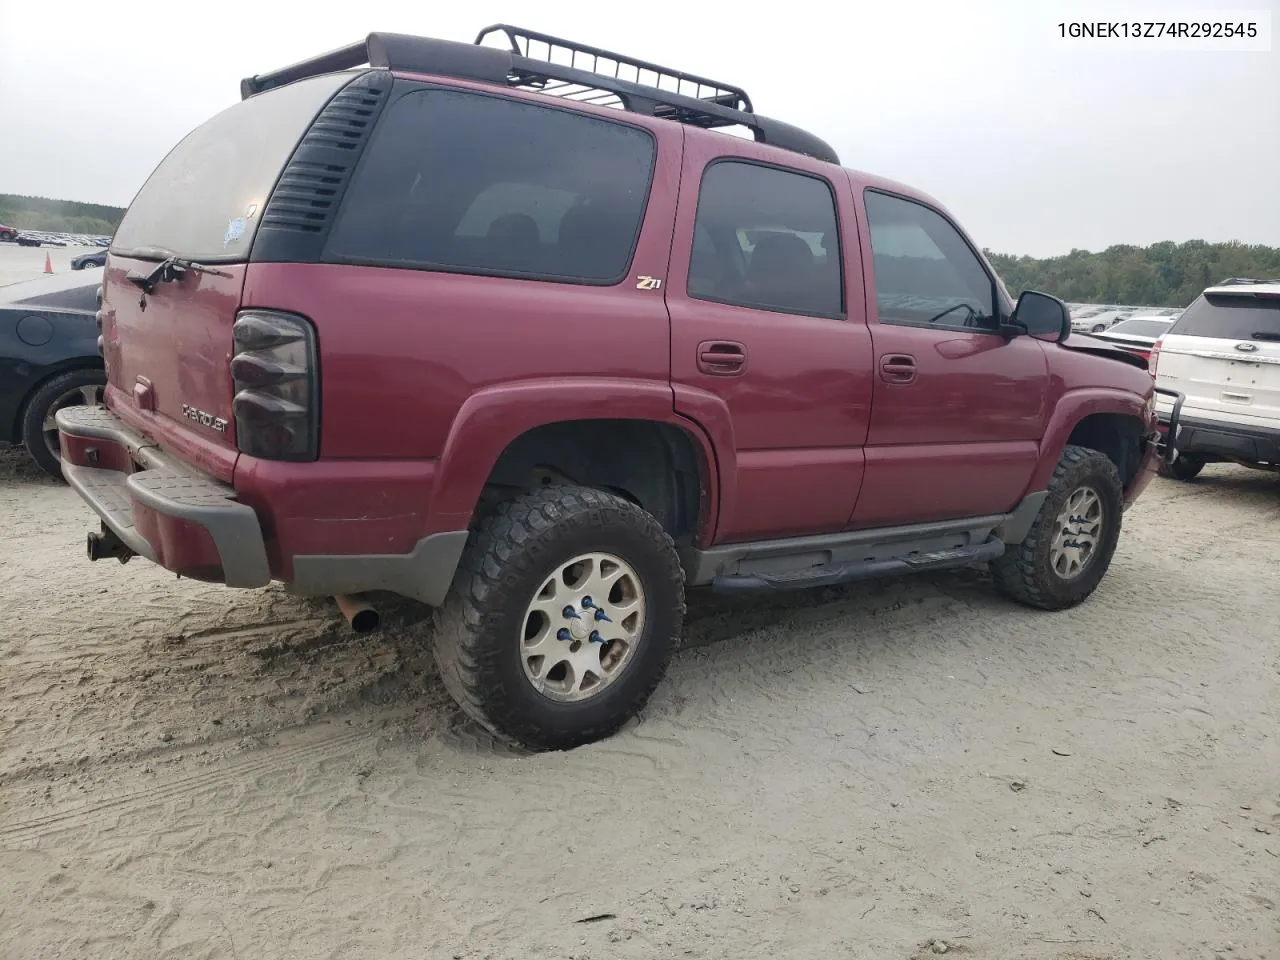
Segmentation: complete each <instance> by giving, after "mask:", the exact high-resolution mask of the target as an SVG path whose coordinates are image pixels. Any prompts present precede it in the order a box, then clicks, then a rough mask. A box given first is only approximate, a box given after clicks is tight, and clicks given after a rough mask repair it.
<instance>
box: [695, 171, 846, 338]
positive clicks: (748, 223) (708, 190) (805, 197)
mask: <svg viewBox="0 0 1280 960" xmlns="http://www.w3.org/2000/svg"><path fill="white" fill-rule="evenodd" d="M688 283H689V286H688V290H689V296H690V297H693V298H694V299H696V300H714V301H717V302H720V303H732V304H736V305H739V306H743V307H754V308H756V309H760V310H774V311H777V312H779V313H796V314H803V315H806V316H817V317H832V318H838V317H841V316H843V313H844V292H843V280H842V271H841V268H840V237H839V233H838V231H837V228H836V206H835V198H834V196H833V195H832V193H831V187H830V186H829V185H828V184H827V182H826V181H825V180H820V179H818V178H817V177H812V176H809V175H808V174H802V173H795V172H792V171H789V170H779V169H777V168H774V167H765V166H761V165H759V164H754V163H744V162H741V161H730V160H721V161H718V162H715V163H712V164H711V165H710V166H709V167H707V169H706V172H705V173H704V174H703V175H702V185H701V187H700V189H699V192H698V214H697V220H696V223H695V225H694V232H693V255H692V257H691V258H690V262H689V281H688Z"/></svg>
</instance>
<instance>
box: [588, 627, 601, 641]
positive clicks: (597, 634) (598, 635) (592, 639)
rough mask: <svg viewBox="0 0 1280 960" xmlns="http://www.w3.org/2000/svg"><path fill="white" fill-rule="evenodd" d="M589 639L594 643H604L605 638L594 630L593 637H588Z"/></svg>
mask: <svg viewBox="0 0 1280 960" xmlns="http://www.w3.org/2000/svg"><path fill="white" fill-rule="evenodd" d="M587 639H589V640H590V641H591V642H592V643H604V637H602V636H600V631H599V630H592V631H591V636H590V637H588V638H587Z"/></svg>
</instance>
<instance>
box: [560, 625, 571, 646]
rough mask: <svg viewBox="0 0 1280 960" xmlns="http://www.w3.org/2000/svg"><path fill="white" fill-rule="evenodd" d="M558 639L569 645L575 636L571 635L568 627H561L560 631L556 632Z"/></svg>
mask: <svg viewBox="0 0 1280 960" xmlns="http://www.w3.org/2000/svg"><path fill="white" fill-rule="evenodd" d="M556 639H557V640H563V641H565V642H566V643H567V642H568V641H570V640H572V639H573V634H571V633H570V632H569V630H568V629H567V628H566V627H561V628H560V629H559V630H557V631H556Z"/></svg>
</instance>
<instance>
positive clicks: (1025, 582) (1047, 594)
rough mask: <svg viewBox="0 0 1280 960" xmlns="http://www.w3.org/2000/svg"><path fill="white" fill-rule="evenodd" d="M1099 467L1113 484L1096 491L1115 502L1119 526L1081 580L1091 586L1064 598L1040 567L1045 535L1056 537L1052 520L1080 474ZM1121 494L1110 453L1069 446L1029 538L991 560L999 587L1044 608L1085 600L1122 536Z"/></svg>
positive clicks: (1115, 521)
mask: <svg viewBox="0 0 1280 960" xmlns="http://www.w3.org/2000/svg"><path fill="white" fill-rule="evenodd" d="M1095 471H1096V472H1097V473H1098V474H1100V475H1101V476H1100V478H1099V479H1101V480H1102V481H1103V485H1105V486H1109V487H1110V488H1111V489H1110V490H1105V489H1102V490H1099V491H1098V493H1099V494H1100V495H1101V496H1102V497H1104V498H1106V499H1109V500H1110V501H1111V502H1110V504H1109V505H1108V507H1109V513H1110V521H1111V523H1112V525H1113V527H1114V528H1115V529H1114V533H1112V534H1111V537H1110V543H1109V544H1108V545H1107V546H1105V547H1104V551H1103V554H1102V555H1100V556H1098V557H1096V558H1095V559H1094V561H1093V563H1094V570H1092V571H1090V572H1089V573H1088V575H1087V576H1086V578H1085V580H1084V581H1082V582H1083V583H1086V584H1088V586H1087V588H1086V589H1083V590H1077V591H1074V592H1073V594H1072V595H1071V596H1070V597H1067V598H1064V597H1062V596H1057V595H1055V594H1054V592H1053V590H1052V589H1051V588H1050V581H1049V579H1048V578H1049V576H1050V574H1049V573H1048V571H1047V570H1045V569H1042V567H1041V560H1042V558H1041V555H1040V553H1041V551H1040V548H1041V545H1042V544H1043V542H1044V541H1045V540H1046V539H1047V538H1049V537H1051V536H1053V524H1054V522H1055V521H1056V520H1057V517H1058V513H1059V512H1060V511H1061V509H1062V506H1061V501H1062V500H1063V499H1064V498H1065V497H1066V496H1067V495H1068V494H1069V493H1070V492H1071V491H1072V490H1074V489H1075V488H1076V487H1077V486H1078V485H1079V484H1080V482H1081V480H1082V479H1083V477H1082V474H1087V473H1092V472H1095ZM1123 496H1124V494H1123V485H1122V484H1121V482H1120V473H1119V471H1118V470H1117V469H1116V465H1115V464H1114V463H1112V462H1111V459H1110V458H1109V457H1107V456H1106V455H1105V454H1103V453H1100V452H1098V451H1097V450H1092V449H1090V448H1088V447H1080V446H1076V445H1074V444H1072V445H1068V446H1067V447H1066V449H1064V450H1063V451H1062V457H1061V458H1060V459H1059V460H1058V465H1057V466H1056V467H1055V468H1054V471H1053V476H1052V477H1051V478H1050V480H1049V495H1048V497H1046V498H1045V501H1044V504H1043V505H1042V506H1041V507H1040V513H1039V514H1038V515H1037V516H1036V519H1035V522H1034V523H1033V524H1032V525H1031V530H1030V531H1029V532H1028V533H1027V536H1026V538H1025V539H1024V540H1023V541H1022V543H1020V544H1016V545H1011V546H1010V547H1009V549H1008V550H1007V551H1006V552H1005V554H1004V555H1003V556H1001V557H999V558H998V559H996V560H993V561H992V562H991V564H990V570H991V576H992V579H993V580H994V581H995V585H996V588H997V589H998V590H1000V592H1001V593H1003V594H1005V595H1006V596H1008V597H1010V598H1011V599H1013V600H1016V601H1017V602H1018V603H1021V604H1024V605H1026V606H1029V607H1037V608H1039V609H1041V610H1062V609H1066V608H1067V607H1073V606H1075V605H1077V604H1079V603H1082V602H1083V601H1084V600H1085V599H1087V598H1088V597H1089V595H1090V594H1092V593H1093V591H1094V590H1095V589H1097V585H1098V581H1100V580H1101V579H1102V577H1103V576H1104V575H1105V574H1106V570H1107V568H1108V567H1109V566H1110V564H1111V557H1112V554H1114V552H1115V545H1116V543H1117V542H1118V540H1119V536H1120V525H1121V517H1122V516H1123V512H1124V510H1123ZM1099 568H1100V569H1099ZM1095 574H1096V576H1095ZM1090 581H1092V582H1090Z"/></svg>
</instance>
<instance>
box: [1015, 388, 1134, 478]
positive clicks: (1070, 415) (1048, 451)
mask: <svg viewBox="0 0 1280 960" xmlns="http://www.w3.org/2000/svg"><path fill="white" fill-rule="evenodd" d="M1096 413H1110V414H1117V415H1119V416H1124V417H1132V418H1133V419H1134V420H1137V421H1139V422H1140V423H1142V424H1144V425H1146V424H1149V423H1150V419H1151V412H1150V410H1149V409H1148V408H1147V404H1146V401H1145V400H1144V399H1143V398H1142V397H1140V396H1138V395H1137V394H1134V393H1130V392H1129V391H1127V390H1118V389H1114V388H1111V387H1082V388H1080V389H1077V390H1070V391H1068V392H1067V393H1064V394H1063V395H1062V396H1061V397H1059V398H1058V402H1057V404H1055V406H1054V408H1053V414H1052V415H1051V416H1050V417H1049V423H1048V426H1047V427H1046V428H1045V432H1044V439H1042V440H1041V441H1040V458H1039V462H1038V463H1037V465H1036V469H1035V472H1034V473H1032V475H1031V483H1030V485H1029V486H1028V487H1027V492H1028V493H1034V492H1035V491H1037V490H1043V489H1045V488H1046V487H1047V486H1048V485H1049V479H1050V478H1051V477H1052V476H1053V471H1054V470H1056V469H1057V467H1058V460H1059V459H1060V458H1061V457H1062V451H1063V450H1064V449H1065V448H1066V446H1067V439H1068V438H1069V437H1070V436H1071V431H1073V430H1074V429H1075V428H1076V427H1077V426H1078V425H1079V424H1080V422H1081V421H1082V420H1084V418H1085V417H1089V416H1093V415H1094V414H1096Z"/></svg>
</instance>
